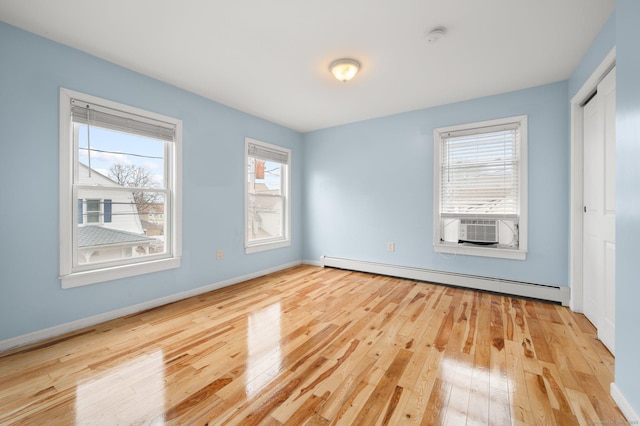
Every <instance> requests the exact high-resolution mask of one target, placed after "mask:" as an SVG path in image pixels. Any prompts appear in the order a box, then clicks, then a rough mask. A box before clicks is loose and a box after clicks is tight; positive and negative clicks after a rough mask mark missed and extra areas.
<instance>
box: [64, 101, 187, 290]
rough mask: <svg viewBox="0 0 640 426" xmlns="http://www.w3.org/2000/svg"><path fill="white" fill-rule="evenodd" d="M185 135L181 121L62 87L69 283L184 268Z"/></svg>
mask: <svg viewBox="0 0 640 426" xmlns="http://www.w3.org/2000/svg"><path fill="white" fill-rule="evenodd" d="M181 132H182V122H181V121H180V120H178V119H174V118H171V117H166V116H162V115H159V114H156V113H152V112H149V111H144V110H141V109H138V108H133V107H130V106H127V105H122V104H118V103H115V102H111V101H108V100H105V99H100V98H97V97H94V96H90V95H85V94H82V93H78V92H73V91H70V90H67V89H60V278H61V280H62V287H63V288H69V287H76V286H80V285H86V284H92V283H96V282H102V281H107V280H112V279H117V278H124V277H128V276H133V275H139V274H144V273H148V272H155V271H160V270H164V269H170V268H176V267H178V266H179V265H180V253H181V244H180V241H181V237H180V229H181V224H180V200H181V197H180V143H181ZM158 211H160V212H164V215H161V216H157V215H155V214H154V213H155V212H158ZM150 215H151V217H153V218H154V220H150V219H149V217H150ZM157 217H160V218H161V220H157Z"/></svg>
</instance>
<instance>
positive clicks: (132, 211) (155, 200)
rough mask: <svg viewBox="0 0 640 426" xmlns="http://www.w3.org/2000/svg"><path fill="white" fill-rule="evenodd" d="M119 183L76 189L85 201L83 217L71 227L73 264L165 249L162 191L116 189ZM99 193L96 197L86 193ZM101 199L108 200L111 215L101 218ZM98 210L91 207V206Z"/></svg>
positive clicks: (149, 254)
mask: <svg viewBox="0 0 640 426" xmlns="http://www.w3.org/2000/svg"><path fill="white" fill-rule="evenodd" d="M118 188H123V187H122V186H113V187H112V188H109V187H96V188H91V189H79V190H78V198H79V199H83V198H84V199H85V200H87V201H86V204H87V212H86V216H87V218H86V221H85V223H84V225H82V224H81V223H80V224H78V225H77V226H76V228H75V233H76V237H77V247H78V250H77V252H76V264H77V265H84V264H88V263H95V262H113V261H118V260H121V259H124V258H129V257H144V256H151V255H156V254H163V253H165V252H166V247H165V246H166V242H165V236H166V235H167V228H166V223H165V219H164V218H165V194H164V193H163V192H157V191H135V192H134V191H127V190H119V189H118ZM96 196H100V197H101V199H100V200H96V199H87V197H96ZM102 200H110V206H111V215H110V216H111V217H110V219H111V220H110V221H105V220H103V218H102V217H101V215H103V210H100V204H101V203H102V204H103V203H104V201H102ZM95 207H97V208H98V211H92V210H91V209H92V208H95Z"/></svg>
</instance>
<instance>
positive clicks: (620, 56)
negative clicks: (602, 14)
mask: <svg viewBox="0 0 640 426" xmlns="http://www.w3.org/2000/svg"><path fill="white" fill-rule="evenodd" d="M616 15H617V16H616V25H617V28H616V63H617V67H616V97H617V98H616V99H617V103H616V108H617V111H616V116H617V122H616V127H617V128H616V131H617V135H616V137H617V145H616V149H617V152H616V156H617V164H616V167H617V176H616V179H617V183H616V209H617V211H616V230H617V232H616V250H617V252H616V385H617V386H618V388H620V390H621V391H622V393H623V394H624V395H625V397H626V398H627V400H628V401H629V403H630V404H631V405H632V406H633V407H634V409H635V412H636V413H640V332H639V331H638V325H640V309H638V302H640V273H639V272H638V255H639V254H640V248H639V247H640V245H639V244H640V48H639V47H638V40H640V26H639V25H638V22H639V21H640V2H638V1H637V0H618V2H617V5H616ZM636 420H638V419H636Z"/></svg>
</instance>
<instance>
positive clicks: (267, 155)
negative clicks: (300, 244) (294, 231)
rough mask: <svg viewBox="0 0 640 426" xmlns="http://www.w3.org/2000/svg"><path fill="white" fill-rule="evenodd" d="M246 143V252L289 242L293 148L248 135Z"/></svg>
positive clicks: (279, 245) (280, 245) (284, 244)
mask: <svg viewBox="0 0 640 426" xmlns="http://www.w3.org/2000/svg"><path fill="white" fill-rule="evenodd" d="M245 144H246V161H245V166H246V170H247V175H246V181H245V189H246V190H245V193H246V194H245V200H246V207H245V216H246V218H245V219H246V225H245V251H246V252H247V253H252V252H255V251H261V250H266V249H270V248H276V247H282V246H286V245H289V244H290V239H289V211H290V210H289V166H290V164H289V162H290V155H291V154H290V151H289V150H288V149H286V148H281V147H278V146H275V145H270V144H266V143H264V142H259V141H256V140H253V139H249V138H247V140H246V143H245Z"/></svg>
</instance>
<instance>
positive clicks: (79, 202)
mask: <svg viewBox="0 0 640 426" xmlns="http://www.w3.org/2000/svg"><path fill="white" fill-rule="evenodd" d="M78 225H82V198H81V199H79V200H78Z"/></svg>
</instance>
